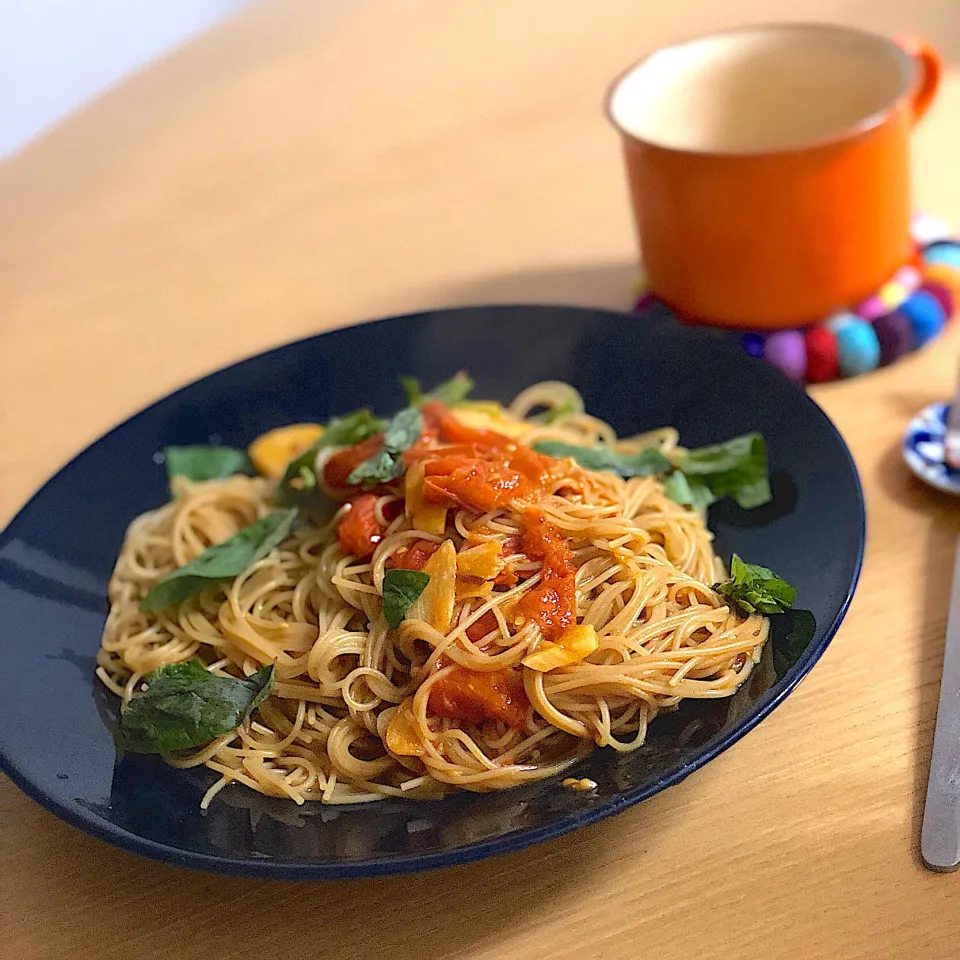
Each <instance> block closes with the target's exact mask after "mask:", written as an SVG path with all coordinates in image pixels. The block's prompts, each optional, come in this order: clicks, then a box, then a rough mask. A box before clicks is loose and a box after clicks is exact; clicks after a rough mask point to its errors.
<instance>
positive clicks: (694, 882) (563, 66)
mask: <svg viewBox="0 0 960 960" xmlns="http://www.w3.org/2000/svg"><path fill="white" fill-rule="evenodd" d="M771 17H774V18H783V19H793V18H798V17H807V18H828V19H843V20H849V21H851V22H856V23H860V24H862V25H864V26H871V27H874V28H877V29H881V30H885V31H887V32H891V33H922V34H926V35H927V36H929V37H931V39H934V40H936V41H938V42H939V43H940V45H941V48H942V50H943V52H944V54H945V56H946V58H947V60H948V62H950V61H951V60H952V61H953V62H956V61H957V59H958V58H960V27H958V21H957V18H956V7H955V0H927V2H919V3H915V4H913V5H912V6H909V5H906V4H901V3H899V2H897V0H872V2H871V3H869V4H858V3H853V2H844V0H812V2H799V0H797V2H793V0H781V2H774V0H735V2H726V3H723V4H714V3H711V2H710V0H675V2H673V3H669V4H652V3H641V2H638V0H595V2H591V3H585V2H576V0H492V2H491V0H488V2H478V0H472V2H471V0H435V2H426V0H379V2H362V3H361V2H359V0H351V2H349V3H348V2H345V0H344V2H341V3H337V4H328V3H319V2H301V3H297V2H282V0H278V2H271V3H265V4H263V5H255V6H254V7H252V8H251V9H249V10H248V11H247V12H245V13H244V14H242V15H241V16H240V17H239V18H237V19H236V20H233V21H231V22H229V23H227V24H225V25H224V26H222V27H221V28H219V29H217V30H216V31H214V33H213V34H212V35H210V36H207V37H205V38H203V39H201V40H200V41H198V42H197V43H195V44H193V45H191V46H189V47H188V48H186V49H184V50H182V51H180V52H178V53H176V54H175V55H173V56H171V57H170V58H168V59H167V60H165V61H164V62H162V63H160V64H159V65H157V66H155V67H153V68H151V69H150V70H148V71H146V72H145V73H143V74H141V75H139V76H137V77H135V78H134V79H132V80H131V81H129V82H128V83H126V84H124V85H123V86H122V87H120V88H119V89H118V90H115V91H114V92H112V93H110V94H109V95H108V96H107V97H105V98H103V99H102V100H101V101H100V102H98V103H95V104H93V105H92V106H91V107H90V108H89V109H87V110H85V111H84V112H83V113H82V114H80V115H79V116H77V117H75V118H74V119H71V120H70V121H69V122H68V123H66V124H64V125H63V126H62V127H60V128H59V129H57V130H56V131H55V132H53V133H52V134H51V135H50V136H48V137H47V138H45V139H44V140H43V141H42V142H40V143H38V144H36V145H34V146H33V147H31V148H30V149H28V150H27V151H26V152H24V153H22V154H21V155H19V156H17V157H16V158H14V159H13V160H12V161H10V162H9V163H7V164H6V165H5V166H3V167H2V168H0V337H2V350H0V384H2V389H3V392H4V398H3V404H2V407H0V521H2V520H5V519H7V518H9V517H10V516H12V515H13V513H14V512H15V511H16V510H17V508H18V507H19V506H20V504H21V503H22V502H23V501H24V500H25V499H26V498H27V496H28V495H29V494H30V493H31V492H32V491H33V490H34V488H36V487H37V486H38V485H39V484H40V483H41V481H42V480H43V479H44V478H45V477H46V476H47V475H48V474H50V473H51V472H52V471H54V470H55V469H56V468H57V467H58V466H59V465H60V463H61V462H62V461H64V460H65V459H66V458H68V457H69V456H70V455H72V454H73V453H74V452H76V451H77V450H79V449H81V448H82V447H83V446H84V445H86V444H87V443H88V442H89V441H90V440H92V439H94V437H96V436H97V435H98V434H100V433H101V432H102V431H104V430H105V429H107V428H108V427H110V426H111V425H113V424H114V423H116V422H117V421H118V420H120V419H121V418H123V417H125V416H126V415H128V414H129V413H131V412H132V411H134V410H135V409H137V408H139V407H141V406H142V405H144V404H146V403H147V402H149V401H151V400H153V399H154V398H156V397H158V396H160V395H162V394H163V393H165V392H167V391H168V390H170V389H171V388H173V387H175V386H178V385H180V384H182V383H184V382H186V381H188V380H190V379H192V378H194V377H195V376H197V375H199V374H202V373H204V372H207V371H209V370H212V369H214V368H216V367H219V366H220V365H222V364H224V363H227V362H230V361H232V360H235V359H237V358H238V357H241V356H243V355H245V354H248V353H250V352H252V351H255V350H259V349H262V348H265V347H268V346H271V345H273V344H277V343H280V342H282V341H286V340H290V339H293V338H296V337H300V336H302V335H305V334H309V333H313V332H315V331H317V330H321V329H326V328H329V327H334V326H337V325H341V324H347V323H351V322H354V321H357V320H361V319H364V318H369V317H373V316H376V315H382V314H385V313H397V312H402V311H406V310H411V309H415V308H421V307H428V306H437V305H442V304H462V303H475V302H488V301H495V300H500V301H504V300H508V301H544V300H546V301H561V302H572V303H580V304H589V305H599V306H610V307H622V306H625V305H627V303H628V302H629V289H630V283H631V279H632V277H633V273H634V246H633V236H632V232H631V224H630V221H629V216H628V210H627V204H626V202H625V193H624V185H623V178H622V174H621V168H620V159H619V154H618V147H617V142H616V138H615V136H614V134H613V132H612V131H611V130H610V129H608V127H607V125H606V123H605V121H604V119H603V117H602V115H601V110H600V101H601V97H602V94H603V91H604V89H605V86H606V84H607V82H608V80H609V79H610V78H611V77H612V76H613V75H614V74H615V73H616V72H617V71H618V70H619V69H620V68H621V67H622V66H624V65H625V64H626V63H628V62H630V61H631V60H632V59H635V58H636V57H638V56H639V55H640V54H642V53H643V52H645V51H647V50H649V49H650V48H652V47H653V46H655V45H657V44H659V43H662V42H664V41H665V40H668V39H671V38H674V37H677V36H680V35H683V34H685V33H690V32H692V31H702V30H707V29H712V28H714V27H717V26H720V25H724V24H727V23H733V22H740V21H744V20H750V19H753V20H757V19H769V18H771ZM958 115H960V76H952V77H949V78H948V80H947V83H946V85H945V89H944V90H943V93H942V95H941V98H940V101H939V103H938V104H937V106H936V107H935V109H934V110H933V112H932V113H931V115H930V116H929V118H928V120H927V122H926V123H925V124H924V126H923V128H922V129H921V130H920V132H919V133H918V135H917V138H916V171H917V178H916V179H917V188H916V195H917V205H918V207H920V208H922V209H926V210H929V211H932V212H936V213H937V214H939V215H940V216H942V217H944V218H947V219H950V220H952V222H954V223H956V224H960V178H958V176H957V174H956V173H955V170H956V169H957V167H958V165H960V134H958V128H957V126H956V117H957V116H958ZM957 346H958V334H957V331H956V329H954V330H953V331H952V332H951V333H949V334H948V335H947V336H946V337H945V338H944V339H943V340H941V341H940V342H938V343H937V344H936V345H935V346H933V347H931V348H930V349H928V350H926V351H924V352H923V353H921V354H919V355H915V356H913V357H911V358H909V359H907V360H905V361H903V362H901V363H900V364H898V365H897V366H895V367H893V368H890V369H887V370H884V371H881V372H879V373H876V374H874V375H872V376H869V377H865V378H862V379H860V380H855V381H852V382H848V383H838V384H833V385H827V386H823V387H819V388H817V390H816V391H815V396H816V399H817V400H818V401H819V402H820V403H821V404H822V405H823V406H824V407H825V408H826V410H827V411H828V412H829V414H830V415H831V416H832V417H833V418H834V420H835V421H836V423H837V424H838V426H839V427H840V429H841V430H842V432H843V434H844V436H845V437H846V438H847V441H848V442H849V443H850V445H851V447H852V449H853V451H854V455H855V457H856V460H857V464H858V466H859V468H860V471H861V475H862V478H863V483H864V488H865V491H866V497H867V502H868V513H869V528H870V529H869V546H868V550H867V557H866V565H865V568H864V572H863V578H862V580H861V585H860V589H859V591H858V593H857V596H856V599H855V601H854V603H853V606H852V608H851V610H850V613H849V616H848V617H847V620H846V622H845V624H844V626H843V628H842V629H841V631H840V633H839V634H838V636H837V638H836V640H835V641H834V642H833V643H832V644H831V646H830V649H829V650H828V651H827V653H826V655H825V656H824V658H823V660H822V661H821V663H820V664H819V665H818V666H817V668H816V669H815V670H814V671H813V673H812V675H811V676H810V677H809V678H808V679H807V680H805V681H804V683H803V684H802V686H801V687H800V689H799V690H798V691H797V693H796V694H795V695H794V696H792V697H790V699H789V700H788V701H787V702H786V703H785V704H784V705H783V706H782V707H781V708H780V709H779V710H777V711H776V713H775V714H774V715H773V716H772V717H770V718H769V719H768V720H767V721H765V722H764V723H763V724H762V725H761V726H760V728H759V729H757V730H756V731H755V732H753V733H752V734H750V736H748V737H747V738H746V739H745V740H744V741H743V742H741V743H739V744H738V745H737V746H736V747H735V748H734V749H732V750H730V751H729V752H728V753H726V754H724V756H723V757H722V758H721V759H720V760H718V761H717V762H715V763H711V764H710V765H709V766H708V767H707V768H706V769H704V770H703V771H701V772H700V773H698V774H697V775H696V776H693V777H691V778H690V779H688V780H687V781H685V782H684V783H683V784H682V785H680V786H677V787H675V788H673V789H671V790H669V791H667V792H666V793H664V794H661V795H660V796H658V797H656V798H655V799H653V800H651V801H649V802H647V803H644V804H642V805H641V806H639V807H637V808H634V809H632V810H629V811H627V812H626V813H624V814H622V815H621V816H618V817H616V818H614V819H612V820H609V821H607V822H605V823H602V824H599V825H597V826H594V827H591V828H588V829H586V830H582V831H580V832H578V833H576V834H574V835H572V836H568V837H565V838H562V839H560V840H557V841H553V842H550V843H547V844H544V845H543V846H542V847H538V848H536V849H534V850H531V851H528V852H525V853H520V854H515V855H510V856H506V857H501V858H498V859H494V860H491V861H488V862H485V863H478V864H473V865H470V866H466V867H462V868H458V869H454V870H448V871H442V872H439V873H432V874H427V875H423V876H416V877H406V878H397V879H384V880H370V881H359V882H345V883H326V884H315V885H296V884H291V883H275V882H256V881H243V880H236V879H225V878H220V877H214V876H205V875H202V874H197V873H192V872H188V871H185V870H181V869H177V868H174V867H170V866H165V865H161V864H156V863H152V862H149V861H147V860H143V859H140V858H139V857H137V856H134V855H132V854H128V853H125V852H122V851H120V850H116V849H113V848H112V847H109V846H107V845H106V844H104V843H101V842H100V841H98V840H94V839H91V838H89V837H87V836H85V835H83V834H81V833H79V832H77V831H75V830H73V829H71V828H69V827H67V826H65V825H64V824H62V823H60V822H59V821H58V820H56V819H55V818H54V817H53V816H51V815H50V814H48V813H46V812H45V811H43V810H42V809H41V808H40V807H38V806H36V805H35V804H34V803H32V802H31V801H29V800H28V799H26V797H24V796H23V795H22V794H21V793H20V792H19V791H18V790H16V789H15V788H14V787H13V786H12V784H10V783H9V782H7V781H3V782H0V857H2V861H0V877H2V880H0V957H2V958H4V960H6V958H11V960H14V958H36V957H51V958H52V957H56V958H65V957H66V958H74V957H76V958H88V957H91V958H92V957H98V958H121V957H122V958H127V957H136V958H141V960H152V958H174V957H176V958H180V960H186V958H203V960H211V958H214V957H216V958H231V960H233V958H256V960H263V958H267V957H274V956H285V957H307V956H309V957H320V958H323V960H345V958H360V957H362V958H364V960H378V958H387V957H389V958H391V960H401V958H408V957H416V958H424V960H425V958H430V960H434V958H442V957H460V958H466V957H469V958H480V957H484V958H504V960H508V958H523V960H531V958H539V957H547V956H549V957H562V958H582V957H587V956H590V957H594V956H595V957H604V958H622V960H635V958H638V957H654V956H655V957H657V958H658V960H674V958H689V957H697V958H713V957H722V958H727V960H739V958H754V957H756V958H761V957H762V958H765V960H768V958H775V957H791V958H801V957H802V958H804V960H814V958H821V957H830V958H843V960H851V958H858V957H870V958H893V957H911V958H953V957H957V956H960V876H933V875H931V874H929V873H926V872H924V871H923V870H922V868H921V867H920V864H919V860H918V854H917V846H918V842H917V838H918V835H919V823H920V813H921V806H922V802H923V796H924V786H925V781H926V773H927V764H928V760H929V755H930V746H931V741H932V737H933V720H934V713H935V707H936V698H937V692H938V684H939V678H940V665H941V660H942V653H943V634H944V628H945V620H946V613H947V594H948V583H949V577H950V565H951V558H952V551H953V544H954V539H955V537H956V535H957V533H958V530H960V510H957V509H956V505H955V503H954V502H949V501H948V500H946V499H945V498H943V497H940V496H938V495H936V494H934V493H931V492H929V491H927V490H924V489H921V488H920V487H919V486H918V485H917V484H916V483H914V482H913V481H912V480H911V478H910V477H909V476H908V475H907V473H906V471H905V468H904V467H903V466H902V465H901V462H900V459H899V455H898V450H897V448H898V442H899V439H900V437H901V434H902V432H903V429H904V427H905V425H906V423H907V421H908V418H909V417H910V415H911V414H912V413H913V412H915V411H916V410H917V409H919V408H920V407H921V406H923V405H924V404H926V403H928V402H930V401H932V400H934V399H937V398H941V397H944V396H945V395H947V394H948V393H949V392H950V390H951V387H952V383H953V377H954V373H955V369H956V358H957ZM823 549H824V551H827V550H829V549H830V544H829V543H828V542H825V543H824V545H823ZM6 639H7V642H10V641H11V638H6Z"/></svg>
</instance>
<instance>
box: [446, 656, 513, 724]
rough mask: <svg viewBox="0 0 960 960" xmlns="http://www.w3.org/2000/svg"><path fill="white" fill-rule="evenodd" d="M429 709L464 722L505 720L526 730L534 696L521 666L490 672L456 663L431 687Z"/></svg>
mask: <svg viewBox="0 0 960 960" xmlns="http://www.w3.org/2000/svg"><path fill="white" fill-rule="evenodd" d="M427 710H428V712H429V713H431V714H432V715H433V716H435V717H449V718H450V719H451V720H462V721H463V722H464V723H483V721H484V720H502V721H503V722H504V723H506V724H507V725H508V726H510V727H513V728H514V729H515V730H523V729H524V728H525V727H526V725H527V718H528V716H529V713H530V700H529V699H528V698H527V692H526V690H525V689H524V687H523V674H522V673H521V672H520V671H518V670H496V671H493V672H489V671H481V670H469V669H467V668H466V667H454V668H453V669H452V670H450V671H449V672H448V673H445V674H444V675H443V676H441V677H440V678H439V679H438V680H437V682H436V683H435V684H434V685H433V686H432V687H431V688H430V699H429V701H428V706H427Z"/></svg>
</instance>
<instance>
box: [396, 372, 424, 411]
mask: <svg viewBox="0 0 960 960" xmlns="http://www.w3.org/2000/svg"><path fill="white" fill-rule="evenodd" d="M400 386H401V387H403V392H404V393H405V394H406V395H407V403H409V404H410V406H411V407H419V406H420V405H421V404H422V403H423V388H422V387H421V386H420V381H419V380H418V379H417V378H416V377H401V378H400Z"/></svg>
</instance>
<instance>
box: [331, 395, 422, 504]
mask: <svg viewBox="0 0 960 960" xmlns="http://www.w3.org/2000/svg"><path fill="white" fill-rule="evenodd" d="M421 433H423V414H422V413H420V411H419V410H418V409H417V407H404V409H403V410H401V411H400V412H399V413H398V414H397V415H396V416H395V417H394V418H393V419H392V420H391V421H390V423H388V424H387V429H386V430H385V431H384V434H383V448H382V449H381V451H380V453H377V454H375V455H374V456H372V457H370V459H369V460H364V461H363V463H361V464H360V465H359V466H358V467H357V468H356V469H355V470H354V471H353V473H351V474H350V476H349V477H347V483H349V484H351V485H354V484H363V485H364V486H376V485H377V484H378V483H387V482H388V481H390V480H395V479H396V478H397V477H399V476H401V475H402V474H403V471H404V466H403V460H402V459H401V457H400V454H402V453H403V451H404V450H409V449H410V447H412V446H413V445H414V444H415V443H416V442H417V439H418V438H419V436H420V434H421Z"/></svg>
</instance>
